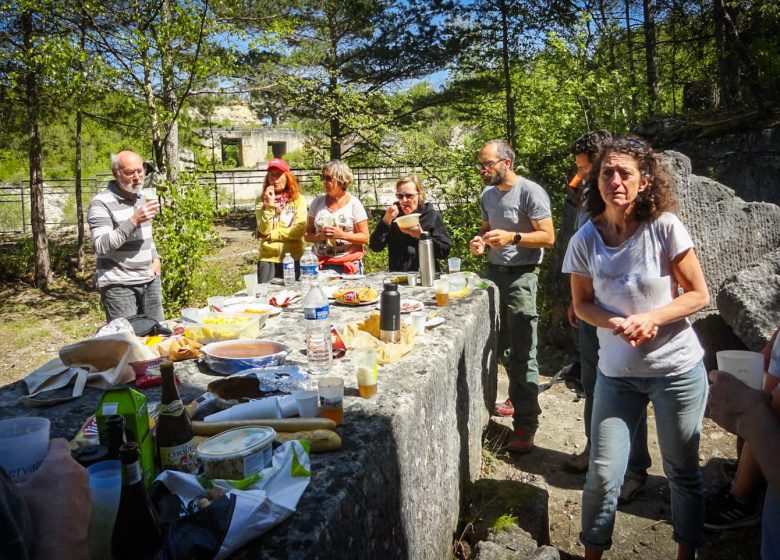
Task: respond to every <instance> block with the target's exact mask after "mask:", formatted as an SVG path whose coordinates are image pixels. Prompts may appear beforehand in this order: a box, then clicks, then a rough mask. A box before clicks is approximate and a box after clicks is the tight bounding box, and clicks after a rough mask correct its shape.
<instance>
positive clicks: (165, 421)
mask: <svg viewBox="0 0 780 560" xmlns="http://www.w3.org/2000/svg"><path fill="white" fill-rule="evenodd" d="M160 374H161V376H162V402H161V404H160V416H159V417H158V419H157V448H158V451H159V456H160V468H161V469H162V470H173V471H182V472H186V473H193V472H195V469H196V468H197V466H198V462H197V460H196V458H195V442H194V435H193V433H192V423H191V422H190V417H189V416H188V415H187V412H186V411H185V410H184V405H183V404H182V402H181V397H180V396H179V390H178V389H177V388H176V375H175V374H174V371H173V362H169V361H165V362H163V363H162V364H160Z"/></svg>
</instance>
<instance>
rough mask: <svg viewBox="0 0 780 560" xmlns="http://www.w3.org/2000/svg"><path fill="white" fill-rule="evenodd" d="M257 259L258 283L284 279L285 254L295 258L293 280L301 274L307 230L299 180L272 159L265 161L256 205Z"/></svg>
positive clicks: (304, 205)
mask: <svg viewBox="0 0 780 560" xmlns="http://www.w3.org/2000/svg"><path fill="white" fill-rule="evenodd" d="M255 216H256V217H257V237H258V238H259V239H260V260H259V261H258V263H257V281H258V282H261V283H264V282H270V281H271V279H273V278H283V271H282V260H283V259H284V255H285V253H290V254H291V255H292V257H293V258H294V259H295V278H296V279H297V278H298V277H299V275H300V259H301V255H303V232H304V230H305V229H306V201H305V200H304V198H303V195H302V194H301V193H300V192H299V189H298V181H297V180H296V178H295V175H293V174H292V173H291V172H290V166H289V164H288V163H287V162H286V161H284V160H283V159H279V158H274V159H272V160H271V161H270V162H268V167H267V169H266V175H265V183H264V185H263V192H262V193H261V195H260V196H259V197H258V199H257V201H256V202H255Z"/></svg>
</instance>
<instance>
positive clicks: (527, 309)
mask: <svg viewBox="0 0 780 560" xmlns="http://www.w3.org/2000/svg"><path fill="white" fill-rule="evenodd" d="M514 161H515V153H514V151H513V150H512V148H511V147H510V146H509V145H508V144H507V143H506V142H504V141H502V140H490V141H489V142H487V143H486V144H485V145H484V146H482V149H481V150H480V151H479V158H478V163H477V169H478V170H479V172H480V175H481V176H482V180H483V181H484V183H485V184H486V185H487V186H488V187H487V188H486V189H485V190H484V191H483V193H482V198H481V201H480V205H481V207H482V224H481V226H480V229H479V235H477V236H475V237H474V239H472V240H471V243H470V245H469V248H470V249H471V252H472V254H474V255H481V254H482V253H484V252H485V249H486V248H488V274H487V275H488V278H489V279H490V280H492V281H493V282H494V283H495V284H496V286H498V291H499V295H500V296H501V304H500V309H499V311H500V317H501V332H500V335H499V355H500V356H501V361H502V363H503V365H504V367H505V368H506V370H507V375H508V377H509V398H508V399H507V400H506V402H504V403H503V404H501V405H497V406H496V413H498V414H500V415H502V416H510V415H511V416H512V417H513V424H514V432H513V433H512V435H511V436H509V440H508V442H507V447H508V448H509V450H510V451H516V452H518V453H528V452H529V451H531V449H533V446H534V434H535V433H536V429H537V428H538V427H539V414H540V413H541V409H540V408H539V366H538V364H537V362H536V326H537V321H538V313H537V310H536V291H537V286H538V283H539V277H538V274H539V268H538V266H539V263H541V262H542V256H543V255H544V248H545V247H547V248H549V247H552V246H553V243H554V242H555V232H554V230H553V221H552V211H551V209H550V198H549V196H547V193H546V192H545V190H544V189H543V188H542V187H540V186H539V185H537V184H536V183H533V182H531V181H529V180H528V179H524V178H523V177H520V176H519V175H517V174H516V173H515V172H514V171H513V170H512V165H513V164H514Z"/></svg>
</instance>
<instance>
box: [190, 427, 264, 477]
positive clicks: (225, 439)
mask: <svg viewBox="0 0 780 560" xmlns="http://www.w3.org/2000/svg"><path fill="white" fill-rule="evenodd" d="M275 438H276V431H275V430H274V429H273V428H266V427H262V426H261V427H256V428H255V427H246V428H235V429H233V430H228V431H226V432H222V433H221V434H219V435H216V436H214V437H211V438H209V439H207V440H206V441H204V442H202V443H200V444H199V445H198V457H199V458H200V460H201V463H202V464H203V474H205V475H206V477H207V478H223V479H226V480H242V479H244V478H247V477H248V476H252V475H253V474H256V473H258V472H260V471H262V470H263V469H264V468H266V467H269V466H271V461H272V458H273V449H272V444H273V441H274V439H275Z"/></svg>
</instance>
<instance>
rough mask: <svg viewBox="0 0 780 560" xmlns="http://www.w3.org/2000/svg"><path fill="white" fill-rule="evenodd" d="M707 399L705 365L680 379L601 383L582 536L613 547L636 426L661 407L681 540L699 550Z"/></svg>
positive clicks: (601, 379) (658, 415) (661, 438)
mask: <svg viewBox="0 0 780 560" xmlns="http://www.w3.org/2000/svg"><path fill="white" fill-rule="evenodd" d="M706 400H707V375H706V371H705V369H704V364H703V363H702V362H699V364H698V365H696V367H694V368H693V369H692V370H690V371H688V372H686V373H684V374H682V375H676V376H674V377H639V378H637V377H607V376H606V375H603V374H602V373H601V372H599V374H598V379H597V380H596V395H595V402H594V407H593V425H592V427H591V430H592V431H591V449H590V464H589V466H588V475H587V479H586V481H585V488H584V489H583V492H582V533H581V534H580V541H581V542H582V544H584V545H585V546H587V547H589V548H594V549H602V550H606V549H608V548H610V546H611V545H612V529H613V528H614V525H615V509H616V507H617V498H618V495H619V494H620V486H621V485H622V483H623V475H624V474H625V472H626V466H627V464H628V454H629V448H630V445H631V426H636V423H637V421H638V420H639V418H640V416H641V415H642V414H643V413H645V412H646V410H647V403H648V402H652V403H653V406H654V407H655V420H656V429H657V431H658V444H659V446H660V448H661V457H662V459H663V466H664V473H665V474H666V477H667V478H668V479H669V483H670V485H671V491H672V525H673V527H674V540H675V541H677V542H678V543H680V544H682V545H685V546H688V547H691V548H697V547H699V546H701V545H702V544H703V542H704V538H703V535H702V530H703V529H702V523H703V520H704V477H703V476H702V473H701V470H700V469H699V436H700V434H701V421H702V417H703V416H704V405H705V402H706Z"/></svg>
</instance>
